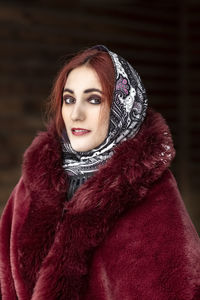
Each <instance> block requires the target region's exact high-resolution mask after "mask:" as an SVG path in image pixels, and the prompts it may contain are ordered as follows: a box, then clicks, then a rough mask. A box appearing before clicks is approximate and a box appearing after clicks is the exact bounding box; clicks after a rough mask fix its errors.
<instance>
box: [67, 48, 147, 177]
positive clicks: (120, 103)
mask: <svg viewBox="0 0 200 300" xmlns="http://www.w3.org/2000/svg"><path fill="white" fill-rule="evenodd" d="M93 49H98V50H100V51H106V52H107V53H108V54H109V55H110V57H111V59H112V62H113V65H114V69H115V88H114V94H113V102H112V106H111V112H110V124H109V130H108V135H107V137H106V139H105V140H104V141H103V143H101V144H100V145H99V146H98V147H96V148H94V149H92V150H89V151H86V152H77V151H75V150H74V149H73V148H72V147H71V144H70V142H69V139H68V137H67V133H66V131H64V132H63V139H62V148H63V168H64V170H65V171H66V172H67V174H68V175H69V176H76V175H85V176H86V177H88V176H89V174H93V173H94V172H95V171H97V170H98V168H99V166H100V165H102V164H104V163H105V162H106V161H107V160H108V159H109V158H110V157H111V156H112V155H113V153H114V149H115V147H116V146H117V145H118V144H120V143H122V142H123V141H126V140H127V139H129V138H133V137H134V136H135V135H136V134H137V132H138V130H139V128H140V126H141V124H142V122H143V120H144V118H145V115H146V109H147V96H146V91H145V88H144V86H143V84H142V82H141V79H140V76H139V75H138V73H137V72H136V70H135V69H134V68H133V67H132V66H131V65H130V64H129V63H128V62H127V61H126V60H125V59H124V58H122V57H120V56H119V55H117V54H116V53H113V52H111V51H110V50H108V49H107V48H106V47H105V46H103V45H97V46H94V47H93Z"/></svg>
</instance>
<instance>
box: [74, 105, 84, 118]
mask: <svg viewBox="0 0 200 300" xmlns="http://www.w3.org/2000/svg"><path fill="white" fill-rule="evenodd" d="M71 119H72V121H83V120H84V119H85V112H84V109H83V107H82V106H81V104H78V103H76V104H74V105H73V109H72V112H71Z"/></svg>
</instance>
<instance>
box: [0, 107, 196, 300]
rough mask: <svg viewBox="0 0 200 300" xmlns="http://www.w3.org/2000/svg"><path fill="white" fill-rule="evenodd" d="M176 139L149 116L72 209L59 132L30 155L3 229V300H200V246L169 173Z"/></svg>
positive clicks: (42, 139) (44, 137) (46, 135)
mask: <svg viewBox="0 0 200 300" xmlns="http://www.w3.org/2000/svg"><path fill="white" fill-rule="evenodd" d="M173 157H174V149H173V145H172V140H171V136H170V133H169V129H168V127H167V125H166V124H165V121H164V120H163V118H162V117H161V116H160V114H158V113H155V112H153V111H150V110H149V111H148V114H147V117H146V119H145V121H144V123H143V125H142V127H141V130H140V131H139V133H138V134H137V135H136V137H135V138H133V139H130V140H127V141H125V142H123V143H122V144H121V145H120V146H118V147H117V148H116V149H115V153H114V155H113V156H112V157H111V158H110V159H109V160H108V161H107V163H106V164H105V165H104V166H102V167H101V168H100V169H99V171H98V172H97V173H96V174H95V175H94V176H93V177H91V178H90V179H89V180H88V181H87V182H86V183H85V184H83V185H82V186H81V187H80V188H79V189H78V190H77V192H76V193H75V195H74V196H73V198H72V199H71V201H70V202H65V199H66V190H67V185H68V183H67V178H66V175H65V173H64V172H63V169H62V167H61V146H60V142H59V139H58V137H57V135H56V133H55V130H54V127H51V128H49V130H48V131H47V132H43V133H40V134H39V136H38V137H36V138H35V140H34V141H33V143H32V145H31V146H30V147H29V148H28V150H27V151H26V152H25V155H24V163H23V172H22V177H21V179H20V181H19V183H18V184H17V186H16V187H15V189H14V190H13V192H12V194H11V196H10V199H9V201H8V203H7V205H6V208H5V209H4V213H3V215H2V218H1V227H0V283H1V295H2V299H3V300H14V299H19V300H28V299H32V300H57V299H60V300H62V299H63V300H64V299H65V300H69V299H70V300H78V299H80V300H122V299H123V300H140V299H141V300H191V299H193V300H197V299H200V240H199V237H198V235H197V233H196V231H195V228H194V226H193V224H192V222H191V219H190V217H189V215H188V213H187V211H186V209H185V206H184V204H183V201H182V199H181V197H180V194H179V191H178V188H177V185H176V182H175V179H174V177H173V175H172V174H171V172H170V171H169V169H168V167H169V165H170V162H171V160H172V159H173Z"/></svg>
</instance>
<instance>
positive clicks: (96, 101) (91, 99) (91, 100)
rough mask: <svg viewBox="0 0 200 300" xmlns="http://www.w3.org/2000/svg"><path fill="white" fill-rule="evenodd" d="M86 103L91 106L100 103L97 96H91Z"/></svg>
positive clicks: (99, 98)
mask: <svg viewBox="0 0 200 300" xmlns="http://www.w3.org/2000/svg"><path fill="white" fill-rule="evenodd" d="M88 101H89V102H90V103H92V104H100V103H101V97H99V96H91V97H90V98H89V99H88Z"/></svg>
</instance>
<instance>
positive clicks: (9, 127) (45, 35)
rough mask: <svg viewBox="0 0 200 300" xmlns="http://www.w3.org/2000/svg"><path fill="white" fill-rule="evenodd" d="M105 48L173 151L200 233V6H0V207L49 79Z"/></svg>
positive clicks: (86, 1) (34, 128) (141, 1)
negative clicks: (127, 69) (162, 124)
mask: <svg viewBox="0 0 200 300" xmlns="http://www.w3.org/2000/svg"><path fill="white" fill-rule="evenodd" d="M95 44H105V45H106V46H108V48H110V49H111V50H113V51H114V52H117V53H119V54H120V55H121V56H123V57H125V58H126V59H127V60H128V61H129V62H130V63H131V64H132V65H133V66H134V67H135V68H136V69H137V71H138V72H139V74H140V75H141V77H142V80H143V82H144V85H145V86H146V89H147V93H148V98H149V103H150V106H152V107H153V108H154V109H156V110H158V111H159V112H161V113H162V114H163V116H164V117H165V118H166V120H167V122H168V124H169V126H170V128H171V131H172V134H173V138H174V143H175V148H176V151H177V155H176V159H175V160H174V162H173V164H172V171H173V172H174V175H175V177H176V179H177V181H178V185H179V188H180V191H181V193H182V196H183V199H184V202H185V204H186V207H187V209H188V211H189V214H190V216H191V218H192V220H193V223H194V224H195V226H196V228H197V230H198V232H199V233H200V201H199V196H200V181H199V177H200V138H199V136H200V1H199V0H182V1H178V0H174V1H170V0H169V1H165V0H163V1H162V0H157V1H155V0H151V1H149V0H138V1H137V0H132V1H130V0H129V1H128V0H101V1H94V0H73V1H67V0H56V1H52V0H48V1H47V0H35V1H9V0H7V1H1V2H0V78H1V80H0V147H1V152H0V166H1V169H0V203H1V210H2V209H3V207H4V205H5V203H6V201H7V199H8V197H9V194H10V192H11V191H12V189H13V187H14V186H15V184H16V183H17V181H18V179H19V177H20V174H21V163H22V157H23V152H24V150H25V149H26V148H27V147H28V146H29V145H30V143H31V141H32V139H33V137H34V136H35V135H36V133H37V132H38V131H39V130H43V129H44V122H43V121H44V117H43V113H44V108H45V103H46V101H47V98H48V96H49V94H50V91H51V87H52V83H53V80H54V78H55V76H56V73H57V72H58V70H59V69H60V67H61V66H62V64H63V63H64V61H65V60H66V59H67V58H68V57H69V56H70V55H72V54H73V53H75V52H76V51H78V50H81V49H83V48H86V47H90V46H93V45H95Z"/></svg>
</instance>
